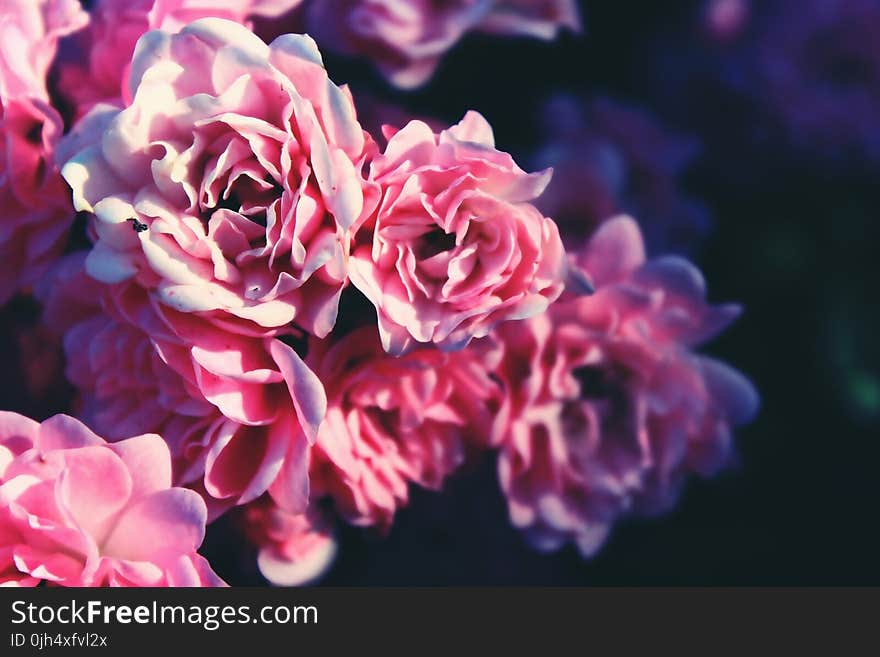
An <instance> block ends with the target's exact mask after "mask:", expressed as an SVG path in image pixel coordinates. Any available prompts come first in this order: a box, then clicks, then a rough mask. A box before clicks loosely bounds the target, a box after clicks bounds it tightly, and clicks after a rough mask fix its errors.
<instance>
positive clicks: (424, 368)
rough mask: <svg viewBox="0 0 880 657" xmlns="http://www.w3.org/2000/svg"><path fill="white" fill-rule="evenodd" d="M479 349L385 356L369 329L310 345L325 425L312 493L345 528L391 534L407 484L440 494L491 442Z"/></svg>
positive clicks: (486, 356)
mask: <svg viewBox="0 0 880 657" xmlns="http://www.w3.org/2000/svg"><path fill="white" fill-rule="evenodd" d="M477 349H478V345H476V344H475V345H474V346H473V347H472V348H470V349H466V350H464V351H459V352H456V353H452V354H446V353H443V352H440V351H437V350H436V349H422V350H418V351H413V352H411V353H410V354H408V355H406V356H402V357H399V358H395V357H393V356H389V355H388V354H386V353H385V352H384V351H383V350H382V347H381V345H380V344H379V342H378V340H377V338H376V334H375V332H374V331H373V330H372V328H362V329H359V330H356V331H354V332H353V333H350V334H348V335H347V336H345V337H344V338H342V339H341V340H339V341H337V342H327V341H325V342H319V341H317V340H315V341H313V344H312V345H311V346H310V351H309V355H308V362H309V364H311V365H312V366H313V367H314V368H315V371H316V373H317V374H318V376H319V377H320V378H321V380H322V381H323V382H324V385H325V386H326V389H327V396H328V408H327V416H326V419H325V421H324V423H323V424H322V425H321V428H320V431H319V434H318V441H317V443H315V445H314V447H313V448H312V451H311V466H310V475H311V482H312V488H313V493H314V495H315V498H316V499H317V498H318V497H320V496H323V495H328V496H330V497H331V498H332V499H333V501H334V502H335V504H336V507H337V509H338V510H339V512H340V513H341V514H342V516H344V517H345V519H346V520H348V521H349V522H351V523H352V524H355V525H378V526H379V527H380V528H382V529H388V528H389V527H390V525H391V522H392V520H393V517H394V513H395V511H396V510H397V509H398V508H399V507H401V506H404V505H405V504H406V502H407V500H408V496H409V495H408V488H409V484H410V483H415V484H418V485H420V486H423V487H426V488H430V489H432V490H439V489H440V487H441V486H442V485H443V481H444V479H445V478H446V477H447V476H448V475H449V474H451V473H452V472H453V471H454V470H456V469H457V468H458V466H460V465H461V464H462V463H463V462H464V460H465V457H466V452H467V449H466V446H467V445H468V443H477V442H484V441H485V440H486V437H487V436H488V434H489V431H490V428H491V423H492V416H491V409H492V408H493V404H497V401H498V400H497V395H498V389H497V385H496V384H495V383H494V382H493V381H492V380H491V379H490V378H489V375H488V370H487V369H486V363H487V362H489V363H491V362H494V361H493V360H492V350H491V348H488V349H487V348H484V346H483V345H479V351H477Z"/></svg>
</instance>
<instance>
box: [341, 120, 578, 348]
mask: <svg viewBox="0 0 880 657" xmlns="http://www.w3.org/2000/svg"><path fill="white" fill-rule="evenodd" d="M389 135H391V133H390V132H389ZM550 173H551V172H550V171H545V172H541V173H534V174H527V173H525V172H524V171H523V170H522V169H520V168H519V167H518V166H517V165H516V163H515V162H514V161H513V159H512V158H511V157H510V155H508V154H507V153H503V152H501V151H498V150H496V149H495V146H494V138H493V135H492V129H491V128H490V126H489V124H488V123H487V122H486V120H485V119H484V118H483V117H482V116H480V115H479V114H477V113H476V112H469V113H468V114H467V115H466V116H465V118H464V119H463V120H462V121H461V123H459V124H457V125H455V126H453V127H452V128H450V129H448V130H444V131H443V132H441V133H440V134H439V135H437V134H435V133H434V132H432V131H431V129H430V128H429V127H428V126H427V125H426V124H424V123H422V122H421V121H411V122H410V123H409V124H407V126H406V127H405V128H403V129H402V130H400V131H399V132H397V133H396V134H393V136H390V138H389V141H388V145H387V147H386V148H385V151H384V153H383V154H382V155H381V156H379V157H377V158H376V159H375V160H374V161H373V163H372V165H371V168H370V178H371V180H373V181H375V182H376V183H378V184H379V185H380V186H381V188H382V198H381V202H380V203H379V205H378V208H377V209H376V212H375V213H374V214H373V215H372V216H371V217H370V218H369V219H368V221H367V222H366V223H365V224H364V226H363V227H362V228H361V230H360V231H359V232H358V233H357V234H356V235H355V246H354V247H353V248H352V254H351V261H350V266H351V272H350V276H351V281H352V283H353V284H354V285H355V286H356V287H357V288H358V289H359V290H360V291H361V292H363V293H364V295H365V296H366V297H367V298H368V299H369V300H370V301H371V302H372V303H373V304H374V305H375V306H376V310H377V314H378V322H379V333H380V335H381V338H382V345H383V347H384V348H385V349H386V350H387V351H388V352H390V353H392V354H401V353H404V352H406V351H407V350H409V349H411V348H413V347H414V346H415V345H416V343H433V344H434V345H436V346H438V347H440V348H441V349H444V350H454V349H460V348H461V347H463V346H464V345H466V344H467V343H468V342H469V341H470V340H471V338H475V337H483V336H485V335H487V334H488V333H489V331H490V330H491V328H492V327H493V326H494V325H495V324H496V323H498V322H500V321H503V320H509V319H522V318H524V317H530V316H532V315H536V314H538V313H541V312H543V311H544V310H545V309H546V308H547V306H548V305H549V303H550V302H551V301H553V300H554V299H555V298H556V297H557V296H558V295H559V294H560V292H561V291H562V287H563V285H562V279H563V277H564V271H565V256H564V251H563V247H562V242H561V241H560V238H559V231H558V230H557V228H556V224H554V223H553V221H552V220H551V219H548V218H546V217H544V216H543V215H542V214H541V213H540V212H538V210H536V209H535V207H534V206H533V205H531V204H530V203H529V201H531V200H532V199H534V198H535V197H537V196H538V195H539V194H540V193H541V192H542V191H543V189H544V187H545V186H546V185H547V181H548V180H549V178H550Z"/></svg>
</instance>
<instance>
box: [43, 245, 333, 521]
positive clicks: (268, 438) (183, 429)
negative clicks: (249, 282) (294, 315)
mask: <svg viewBox="0 0 880 657" xmlns="http://www.w3.org/2000/svg"><path fill="white" fill-rule="evenodd" d="M44 288H45V289H41V292H42V294H41V297H42V300H43V302H44V304H45V306H46V310H45V314H44V321H45V322H46V323H47V324H48V325H49V326H51V327H52V328H53V329H54V330H55V331H57V332H58V333H60V334H63V336H64V338H63V339H64V351H65V354H66V357H67V369H66V373H67V376H68V378H69V379H70V381H71V382H72V383H73V384H74V386H76V388H77V390H78V393H79V414H80V415H81V416H82V417H84V418H85V419H86V420H87V421H88V422H89V423H90V424H91V425H92V426H94V427H95V428H96V429H97V430H98V431H100V432H101V433H103V434H104V435H106V436H108V437H109V438H110V439H111V440H116V439H119V438H123V437H126V436H129V435H132V434H133V433H145V432H155V433H161V435H162V436H163V437H164V438H165V440H166V442H167V443H168V445H169V448H170V450H171V454H172V457H173V458H174V480H175V483H177V484H179V485H184V484H186V485H191V486H193V487H196V488H198V489H199V490H200V491H201V492H202V493H203V494H204V496H205V499H206V502H207V503H208V505H209V510H210V512H211V515H212V517H213V516H216V515H218V514H219V513H220V512H222V511H224V510H226V509H228V508H229V507H230V506H234V505H237V504H244V503H247V502H249V501H252V500H254V499H256V498H257V497H259V496H260V495H262V494H263V493H265V492H266V491H267V490H268V491H270V493H271V495H272V496H273V498H274V499H275V500H276V502H277V503H278V504H280V505H281V506H283V507H284V508H286V509H289V510H292V511H297V512H298V511H302V510H304V509H305V508H306V504H307V502H308V496H309V493H308V490H309V486H308V470H307V468H308V457H307V450H308V445H309V442H310V441H311V440H313V439H314V437H315V436H316V434H317V427H318V425H319V424H320V422H321V419H322V417H323V414H324V409H325V405H326V401H325V397H324V391H323V388H322V387H321V383H320V382H319V381H318V379H317V378H316V377H315V376H314V374H312V372H311V371H310V370H309V369H308V368H307V367H306V366H305V364H304V363H303V361H302V360H301V359H300V358H299V356H298V355H297V354H296V352H295V351H294V350H293V349H292V348H291V347H290V346H289V345H288V344H286V343H285V342H282V340H281V339H273V338H262V337H247V336H242V335H238V334H235V333H229V332H226V331H223V330H221V329H219V328H217V327H216V326H215V325H213V324H211V323H209V322H204V321H200V320H198V319H197V318H194V317H193V316H191V315H188V314H184V313H178V312H176V311H174V310H172V309H169V308H167V307H165V306H163V305H162V304H160V303H158V302H156V301H154V300H152V301H151V300H150V299H149V298H148V297H147V295H146V293H145V291H144V290H143V289H142V288H140V287H139V286H137V285H134V284H131V283H122V284H117V285H115V286H108V285H104V284H100V283H98V282H97V281H94V280H93V279H91V278H90V277H89V276H87V275H86V274H85V272H84V271H83V266H82V258H81V257H80V256H71V257H70V258H68V259H67V260H65V261H64V262H63V263H62V264H61V265H60V266H59V267H58V268H57V269H56V270H55V271H54V272H53V275H52V276H50V277H47V281H46V282H45V283H44ZM286 339H287V338H285V340H286Z"/></svg>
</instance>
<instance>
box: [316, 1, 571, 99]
mask: <svg viewBox="0 0 880 657" xmlns="http://www.w3.org/2000/svg"><path fill="white" fill-rule="evenodd" d="M306 12H307V14H306V26H307V30H308V32H309V33H310V34H314V35H315V37H316V38H317V39H318V41H320V42H321V43H322V44H324V43H326V44H327V45H328V47H330V48H332V49H334V50H337V51H340V52H342V53H345V54H350V55H362V56H366V57H368V58H370V59H371V60H373V62H374V63H375V64H376V66H377V67H378V68H379V70H380V71H381V72H382V74H383V75H385V77H387V78H388V80H389V81H390V82H391V83H392V84H394V85H396V86H398V87H404V88H412V87H418V86H419V85H422V84H424V83H425V82H427V81H428V79H429V78H430V77H431V76H432V75H433V73H434V70H435V69H436V68H437V66H438V64H439V63H440V60H441V59H442V57H443V56H444V55H445V54H446V52H447V51H449V50H450V49H451V48H452V47H453V46H454V45H455V44H457V43H458V42H459V41H460V40H461V39H462V38H463V37H464V36H465V35H466V34H468V33H469V32H480V31H482V32H490V33H493V34H501V35H525V36H530V37H535V38H538V39H545V40H551V39H553V38H555V37H556V34H557V33H558V32H559V31H560V30H561V29H562V28H566V27H567V28H569V29H571V30H575V31H578V30H580V19H579V17H578V10H577V4H576V2H574V0H452V1H451V2H429V1H428V0H415V1H413V2H396V1H395V0H318V1H317V2H313V3H310V4H308V5H307V6H306Z"/></svg>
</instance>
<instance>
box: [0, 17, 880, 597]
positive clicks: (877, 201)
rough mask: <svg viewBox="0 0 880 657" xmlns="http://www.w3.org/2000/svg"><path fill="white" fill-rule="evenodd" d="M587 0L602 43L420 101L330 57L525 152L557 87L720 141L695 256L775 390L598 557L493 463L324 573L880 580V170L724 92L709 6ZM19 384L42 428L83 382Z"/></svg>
mask: <svg viewBox="0 0 880 657" xmlns="http://www.w3.org/2000/svg"><path fill="white" fill-rule="evenodd" d="M581 4H582V5H583V7H582V9H583V15H584V17H585V23H586V28H587V29H586V34H585V35H582V36H576V35H569V34H566V35H564V36H563V37H562V38H561V39H560V40H558V41H556V42H554V43H540V42H534V41H530V40H520V39H513V40H505V39H499V38H490V37H479V36H473V37H469V38H467V39H466V40H465V42H464V43H462V44H460V46H459V47H457V48H456V49H455V50H454V51H453V52H452V53H450V55H449V56H448V57H447V58H446V60H445V61H444V63H443V65H442V66H441V68H440V69H439V71H438V73H437V75H436V77H435V78H434V80H433V81H432V82H431V84H429V85H428V86H427V87H425V88H424V89H422V90H419V91H417V92H408V93H402V92H394V91H392V90H390V89H389V88H388V87H387V86H386V85H385V84H384V83H383V81H382V80H381V78H379V77H378V76H377V75H376V74H374V73H373V72H372V70H371V69H370V68H369V66H367V65H366V64H360V63H357V62H351V61H345V60H342V59H338V58H333V57H331V56H327V57H326V60H327V65H328V69H329V70H330V73H331V77H332V78H333V79H334V80H335V81H337V82H340V83H341V82H349V83H352V86H353V87H354V90H355V94H356V95H357V93H358V91H360V90H366V91H369V92H370V93H371V94H374V95H376V96H377V97H379V98H382V99H384V100H388V101H391V102H396V103H398V104H400V105H402V106H404V107H405V108H406V109H407V110H408V111H411V112H413V113H417V114H424V115H431V116H435V117H437V118H439V119H441V120H444V121H446V122H453V121H457V120H458V119H460V118H461V116H462V115H463V114H464V112H465V111H466V110H467V109H471V108H473V109H477V110H479V111H480V112H481V113H483V114H484V115H485V116H486V117H487V118H488V120H489V121H490V123H491V124H492V125H493V127H494V128H495V131H496V140H497V142H498V144H499V147H500V148H502V149H505V150H509V151H512V152H514V153H525V152H527V151H528V150H529V149H531V148H534V147H535V146H536V145H539V144H540V140H541V135H540V134H539V133H538V131H537V127H538V121H537V120H536V119H537V116H538V108H539V107H540V105H541V102H542V100H543V99H545V98H546V97H547V96H548V95H549V94H550V93H553V92H557V91H566V92H576V93H581V94H586V95H602V96H609V97H612V98H614V99H617V100H620V101H624V102H626V103H628V104H631V105H636V106H642V107H644V108H647V109H648V110H650V111H652V112H653V113H655V114H656V115H658V116H659V117H661V119H662V120H663V122H664V123H665V124H666V125H668V126H669V127H670V128H674V129H675V130H678V131H681V132H684V133H687V134H692V135H695V136H697V137H699V138H700V139H701V141H702V143H703V151H702V154H701V156H700V157H699V158H698V159H697V160H696V161H695V163H694V166H692V167H691V168H690V169H689V170H688V172H687V176H686V177H685V178H684V180H683V185H684V187H685V189H686V191H687V192H688V193H690V194H691V195H693V196H695V197H696V198H699V199H700V200H702V201H703V202H705V203H706V204H707V205H708V206H709V208H710V209H711V211H712V214H713V216H714V221H715V226H714V229H713V231H712V233H711V234H710V236H709V238H708V239H707V240H706V242H705V243H704V244H703V245H702V247H701V248H700V249H698V250H697V251H696V253H695V254H693V257H694V259H695V260H696V262H697V263H698V264H699V265H700V267H701V269H702V270H703V272H704V273H705V275H706V279H707V280H708V283H709V298H710V300H711V301H714V302H724V301H739V302H742V303H743V304H744V305H745V308H746V312H745V314H744V315H743V317H742V319H741V320H740V321H739V322H737V323H736V324H735V325H734V326H733V327H732V328H731V329H729V330H728V331H727V332H726V333H725V334H724V335H722V336H721V337H720V338H718V339H716V340H715V341H713V342H712V343H711V344H710V345H708V347H707V349H706V350H707V351H708V352H710V353H712V354H714V355H716V356H719V357H721V358H723V359H725V360H727V361H728V362H730V363H732V364H734V365H735V366H736V367H737V368H739V369H740V370H742V371H743V372H745V373H746V374H747V375H748V376H749V377H750V378H751V379H752V380H753V381H754V382H755V384H756V386H757V388H758V389H759V391H760V393H761V397H762V409H761V412H760V414H759V416H758V418H757V419H756V421H755V422H753V423H752V424H751V425H749V426H747V427H744V428H741V429H740V430H739V431H738V433H737V439H738V448H739V463H738V464H737V465H736V467H734V468H733V469H731V470H729V471H728V472H726V473H724V474H722V475H721V476H719V477H718V478H716V479H714V480H711V481H699V480H692V481H691V482H690V484H689V485H688V486H687V488H686V490H685V493H684V495H683V498H682V500H681V503H680V504H679V506H678V507H677V508H676V510H675V511H674V512H672V513H670V514H668V515H666V516H663V517H660V518H656V519H635V520H631V521H626V522H624V523H621V524H620V525H619V526H618V528H617V530H616V531H615V532H614V534H613V536H612V538H611V540H610V541H609V542H608V543H607V545H606V547H605V548H604V549H603V551H602V552H601V553H600V554H599V555H598V556H597V557H595V558H593V559H592V560H589V561H583V560H582V559H580V557H579V556H578V555H577V553H576V551H575V550H574V549H573V548H566V549H564V550H563V551H561V552H559V553H556V554H552V555H542V554H538V553H535V552H533V551H531V550H530V549H529V548H528V547H527V546H526V545H525V543H524V542H523V540H522V539H521V537H520V536H519V534H518V533H517V532H516V531H515V530H513V529H512V528H511V527H510V526H509V525H508V523H507V515H506V506H505V503H504V500H503V498H502V496H501V494H500V493H499V491H498V488H497V485H496V482H495V475H494V463H493V462H492V460H491V459H490V458H487V459H485V460H484V461H483V462H482V463H479V464H476V465H475V466H474V467H473V468H471V469H470V470H469V471H465V472H461V473H459V474H458V475H456V476H454V477H453V478H452V479H451V480H450V481H449V483H448V486H447V488H446V490H445V491H444V492H443V493H442V494H436V493H430V492H425V491H420V490H413V491H412V500H411V504H410V505H409V507H408V508H406V509H403V510H401V511H400V512H399V514H398V515H397V519H396V522H395V525H394V528H393V529H392V531H391V533H390V535H389V536H387V537H382V536H378V535H376V534H375V533H371V532H369V531H364V530H359V529H354V528H348V527H343V528H342V529H341V533H340V538H341V549H340V555H339V558H338V559H337V562H336V564H335V566H334V568H333V569H332V570H331V571H330V573H329V574H328V575H327V576H326V577H325V578H324V579H323V580H322V582H323V583H325V584H332V585H348V584H356V585H361V584H364V585H405V584H417V585H424V584H434V585H437V584H439V585H444V584H553V585H566V584H579V585H585V584H587V585H589V584H592V585H830V584H836V585H862V584H864V585H867V584H872V585H878V584H880V566H878V563H877V561H878V560H877V557H878V554H880V541H878V532H877V530H876V523H877V522H878V515H880V514H878V507H877V502H878V494H877V481H878V479H877V474H876V473H877V465H876V464H877V463H878V457H880V368H878V363H880V358H878V346H877V339H878V337H880V313H878V301H880V299H878V296H880V295H878V293H877V287H876V286H877V283H878V280H880V277H878V273H880V265H878V262H880V258H878V256H880V221H878V219H880V216H878V207H880V198H878V196H880V191H878V190H880V185H878V184H877V177H878V171H877V168H876V167H872V166H869V165H866V164H864V163H860V162H854V161H852V160H850V159H848V158H843V159H842V160H841V159H840V158H837V159H833V158H824V157H822V154H821V153H819V154H816V156H814V157H809V156H805V155H804V154H803V153H802V152H800V151H797V150H796V149H793V148H789V147H788V146H787V145H786V143H785V139H784V138H783V136H782V135H783V133H784V130H783V129H782V128H783V126H782V125H780V124H779V121H780V119H779V118H778V117H774V116H772V115H771V114H770V113H769V112H767V111H765V108H763V107H762V106H761V103H760V102H756V100H755V99H754V98H753V97H748V96H746V95H744V94H742V93H741V92H739V91H736V90H734V89H732V88H731V87H730V85H728V84H726V83H725V81H724V80H723V77H724V76H723V74H722V72H723V71H724V70H725V69H726V67H728V66H729V64H730V62H729V61H728V58H727V54H726V53H724V52H719V50H718V49H717V48H715V47H713V46H711V45H710V44H707V43H705V42H704V41H703V40H701V38H700V37H699V34H698V32H699V27H698V25H699V8H700V5H701V3H699V2H693V1H677V2H671V1H667V2H663V3H649V2H634V1H630V2H615V3H608V2H598V1H596V2H582V3H581ZM611 5H613V6H611ZM878 39H880V35H878ZM731 56H732V55H731ZM878 124H880V120H878ZM35 313H36V309H35V308H34V307H33V306H31V305H30V304H29V303H27V302H25V301H17V302H15V303H13V305H12V306H11V307H9V308H7V309H6V310H5V311H4V313H3V315H4V317H3V320H2V322H0V340H2V345H3V347H2V349H3V353H2V362H3V363H8V364H10V365H11V367H12V368H13V369H14V368H15V367H16V359H17V352H16V346H15V334H16V332H17V331H19V330H20V327H21V326H23V325H26V324H27V322H28V321H30V320H31V319H32V318H33V317H34V316H35ZM5 367H6V366H5V365H4V368H5ZM17 378H18V377H16V376H12V377H10V376H5V377H2V384H0V385H2V390H0V394H2V402H3V403H2V407H3V408H7V409H10V410H17V411H20V412H23V413H27V414H30V415H32V416H34V417H38V418H42V417H46V416H48V415H51V414H52V413H53V412H56V411H60V410H64V408H63V400H64V399H65V394H67V393H66V391H65V389H64V387H63V386H57V387H58V390H57V391H55V392H54V397H53V399H54V400H55V401H56V402H57V406H58V407H55V408H49V409H47V408H46V407H45V405H44V406H43V407H35V405H34V403H33V402H31V401H29V400H28V397H27V395H26V393H25V391H24V390H23V388H22V386H20V385H18V384H17V383H16V379H17ZM232 525H233V523H232V521H231V520H224V519H221V520H220V521H219V522H218V523H216V524H215V525H213V526H212V527H210V528H209V538H208V540H207V541H206V550H205V554H206V556H207V557H208V558H209V559H210V560H211V562H212V565H213V566H214V567H215V569H216V570H217V572H218V573H219V574H220V575H221V576H222V577H224V578H226V579H227V581H229V582H230V583H231V584H256V583H262V581H263V580H262V579H261V578H260V576H259V574H258V573H257V572H256V569H255V565H252V564H253V562H252V561H250V560H249V558H248V556H247V555H246V557H245V558H244V559H242V557H241V555H239V554H238V552H237V549H234V548H233V546H235V547H236V548H237V546H238V544H239V541H240V538H239V537H238V535H237V534H235V533H234V527H233V526H232ZM251 556H252V555H251ZM243 564H244V565H243Z"/></svg>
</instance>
